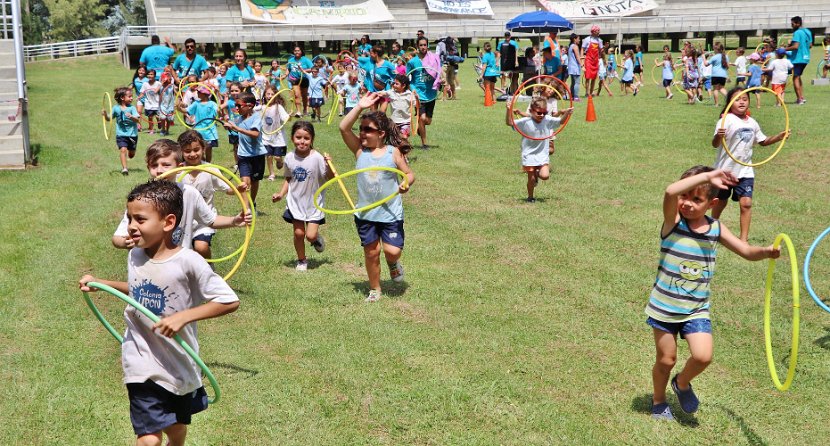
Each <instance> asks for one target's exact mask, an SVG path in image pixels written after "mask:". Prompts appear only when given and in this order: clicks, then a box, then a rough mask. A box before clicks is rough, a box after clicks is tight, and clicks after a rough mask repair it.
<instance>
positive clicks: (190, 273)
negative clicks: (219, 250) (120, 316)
mask: <svg viewBox="0 0 830 446" xmlns="http://www.w3.org/2000/svg"><path fill="white" fill-rule="evenodd" d="M127 286H128V287H129V289H130V293H129V294H130V297H132V298H133V299H135V300H137V301H138V303H140V304H142V305H143V306H144V307H146V308H147V309H148V310H150V311H151V312H152V313H153V314H155V315H156V316H159V317H160V318H164V317H167V316H170V315H172V314H174V313H177V312H179V311H183V310H187V309H189V308H193V307H197V306H199V305H201V304H203V303H205V302H217V303H223V304H227V303H232V302H236V301H238V300H239V298H238V297H237V296H236V293H234V291H233V290H232V289H231V287H230V286H228V284H227V283H226V282H225V281H224V280H223V279H222V277H220V276H219V275H217V274H216V273H215V272H213V270H212V269H211V268H210V265H208V263H207V262H206V261H205V259H203V258H202V256H200V255H199V254H198V253H196V252H195V251H192V250H190V249H181V250H179V252H177V253H175V254H173V256H171V257H170V258H168V259H165V260H160V261H156V260H152V259H150V258H149V257H147V254H146V253H145V252H144V250H143V249H141V248H134V249H132V250H130V254H129V256H128V258H127ZM124 319H125V320H126V322H127V329H126V331H125V333H124V342H123V343H122V344H121V366H122V368H123V369H124V384H128V383H143V382H144V381H146V380H148V379H150V380H152V381H153V382H154V383H156V384H158V385H159V386H161V387H163V388H164V389H166V390H168V391H170V392H172V393H174V394H176V395H187V394H188V393H191V392H193V391H195V390H196V389H198V388H200V387H202V378H201V375H202V374H201V369H200V368H199V366H198V365H196V363H195V362H193V359H191V358H190V356H189V355H188V354H187V353H186V352H185V351H184V349H183V348H182V347H181V345H179V343H178V342H176V340H175V339H174V338H168V337H166V336H162V335H160V334H158V333H156V332H155V331H153V329H152V327H153V322H152V321H151V320H150V319H148V318H147V317H146V316H144V315H143V314H141V313H140V312H138V310H136V309H135V308H133V307H132V306H128V307H127V308H126V309H125V310H124ZM196 332H197V330H196V322H191V323H189V324H187V325H185V326H184V328H182V330H181V331H180V332H179V336H181V337H182V339H184V341H185V342H187V343H188V344H189V345H190V346H191V347H192V348H193V350H195V351H196V353H198V352H199V342H198V340H197V338H196Z"/></svg>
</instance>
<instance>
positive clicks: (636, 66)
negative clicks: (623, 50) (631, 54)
mask: <svg viewBox="0 0 830 446" xmlns="http://www.w3.org/2000/svg"><path fill="white" fill-rule="evenodd" d="M642 72H643V68H642V67H640V66H639V65H634V74H640V73H642Z"/></svg>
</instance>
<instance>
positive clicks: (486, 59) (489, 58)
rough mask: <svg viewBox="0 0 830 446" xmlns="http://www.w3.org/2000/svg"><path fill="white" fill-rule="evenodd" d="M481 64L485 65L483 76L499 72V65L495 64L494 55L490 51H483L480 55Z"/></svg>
mask: <svg viewBox="0 0 830 446" xmlns="http://www.w3.org/2000/svg"><path fill="white" fill-rule="evenodd" d="M481 64H482V65H485V64H486V65H487V67H486V68H485V69H484V75H485V76H490V77H492V76H498V75H499V74H501V72H500V71H499V67H497V66H496V55H495V54H493V52H492V51H488V52H485V53H484V55H483V56H481Z"/></svg>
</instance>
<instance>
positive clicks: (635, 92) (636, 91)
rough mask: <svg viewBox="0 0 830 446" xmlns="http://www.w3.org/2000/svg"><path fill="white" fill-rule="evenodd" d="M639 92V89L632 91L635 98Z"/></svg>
mask: <svg viewBox="0 0 830 446" xmlns="http://www.w3.org/2000/svg"><path fill="white" fill-rule="evenodd" d="M639 91H640V89H639V88H635V89H634V96H637V93H638V92H639Z"/></svg>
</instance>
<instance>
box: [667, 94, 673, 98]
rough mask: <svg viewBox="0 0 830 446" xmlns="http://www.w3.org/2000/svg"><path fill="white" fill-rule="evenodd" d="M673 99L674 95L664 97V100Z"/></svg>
mask: <svg viewBox="0 0 830 446" xmlns="http://www.w3.org/2000/svg"><path fill="white" fill-rule="evenodd" d="M673 97H674V95H673V94H670V95H668V96H666V99H671V98H673Z"/></svg>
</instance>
